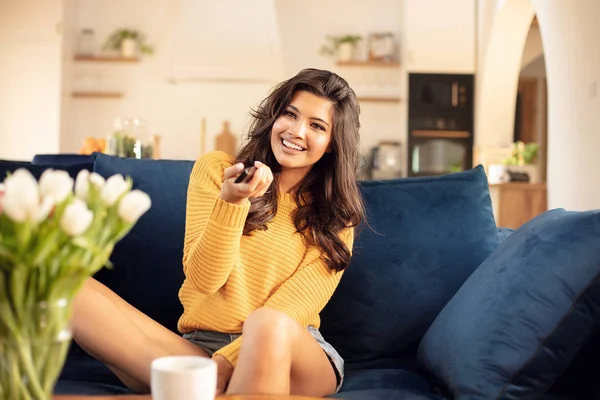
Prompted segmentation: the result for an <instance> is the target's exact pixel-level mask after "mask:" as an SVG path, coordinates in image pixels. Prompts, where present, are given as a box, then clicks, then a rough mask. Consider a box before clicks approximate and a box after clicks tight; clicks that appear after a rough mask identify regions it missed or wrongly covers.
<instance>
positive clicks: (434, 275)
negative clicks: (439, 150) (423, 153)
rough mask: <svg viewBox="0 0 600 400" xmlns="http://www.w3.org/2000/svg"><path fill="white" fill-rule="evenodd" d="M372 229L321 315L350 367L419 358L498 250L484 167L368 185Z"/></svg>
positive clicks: (358, 243)
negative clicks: (461, 292) (425, 340)
mask: <svg viewBox="0 0 600 400" xmlns="http://www.w3.org/2000/svg"><path fill="white" fill-rule="evenodd" d="M361 190H362V193H363V196H364V198H365V202H366V208H367V216H368V222H369V224H370V228H365V229H363V230H362V231H361V232H360V233H359V234H358V237H357V238H356V241H355V243H354V253H353V257H352V262H351V264H350V266H349V267H348V269H347V271H346V272H345V274H344V276H343V278H342V280H341V282H340V285H339V287H338V288H337V290H336V292H335V293H334V295H333V297H332V299H331V300H330V302H329V303H328V304H327V306H326V307H325V309H324V310H323V312H322V313H321V317H322V324H321V331H322V333H323V335H324V336H325V338H326V339H327V340H328V341H329V342H330V343H331V344H332V345H333V346H334V347H335V348H336V349H337V350H338V351H339V352H340V354H341V355H342V357H344V359H345V360H346V363H347V365H348V367H350V368H352V367H353V366H357V367H360V366H361V365H368V364H369V363H371V362H372V361H373V360H378V359H385V358H388V359H389V358H403V357H413V356H414V355H415V354H416V351H417V347H418V344H419V342H420V341H421V339H422V337H423V335H424V334H425V331H426V330H427V328H428V327H429V325H430V324H431V323H432V322H433V320H434V319H435V317H436V316H437V314H438V313H439V312H440V311H441V310H442V308H443V307H444V306H445V305H446V303H447V302H448V301H449V300H450V299H451V298H452V296H453V295H454V294H455V293H456V291H457V290H458V289H459V288H460V286H461V285H462V284H463V283H464V281H465V280H466V279H467V278H468V277H469V276H470V275H471V273H472V272H473V271H474V270H475V269H476V268H477V267H478V266H479V264H480V263H481V262H482V261H483V260H485V259H486V258H487V256H488V255H489V254H490V253H491V252H492V251H493V250H494V249H495V248H496V247H497V246H498V243H499V237H498V236H499V235H498V230H497V228H496V224H495V221H494V216H493V212H492V205H491V199H490V196H489V188H488V184H487V177H486V175H485V172H484V170H483V168H482V167H481V166H479V167H477V168H475V169H472V170H469V171H465V172H459V173H453V174H448V175H443V176H436V177H425V178H407V179H397V180H388V181H366V182H361Z"/></svg>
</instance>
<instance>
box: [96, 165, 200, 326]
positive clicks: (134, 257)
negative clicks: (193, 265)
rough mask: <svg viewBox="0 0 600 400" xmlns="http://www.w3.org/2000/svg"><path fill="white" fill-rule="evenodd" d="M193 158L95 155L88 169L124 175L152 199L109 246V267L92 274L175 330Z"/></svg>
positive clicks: (141, 309)
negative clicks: (110, 266)
mask: <svg viewBox="0 0 600 400" xmlns="http://www.w3.org/2000/svg"><path fill="white" fill-rule="evenodd" d="M193 165H194V162H193V161H174V160H136V159H132V158H119V157H112V156H108V155H105V154H98V155H97V156H96V161H95V162H94V171H95V172H97V173H99V174H100V175H102V176H103V177H105V178H107V177H109V176H112V175H115V174H122V175H123V176H130V177H131V178H132V179H133V187H134V188H135V189H140V190H142V191H144V192H146V193H147V194H148V195H149V196H150V199H151V200H152V207H151V208H150V210H149V211H148V212H147V213H146V214H144V215H143V216H142V218H140V220H139V221H138V223H137V224H136V225H135V226H134V227H133V229H132V230H131V232H130V233H129V234H128V235H127V236H126V237H125V238H123V240H121V241H120V242H119V243H118V244H117V245H116V246H115V249H114V252H113V254H112V257H111V261H112V263H113V265H114V267H113V268H112V269H106V268H105V269H103V270H101V271H99V272H98V273H97V274H96V278H97V279H98V280H99V281H101V282H103V283H104V284H105V285H107V286H108V287H110V288H111V289H112V290H114V291H115V292H116V293H117V294H118V295H120V296H121V297H123V298H124V299H125V300H126V301H128V302H129V303H131V304H132V305H133V306H134V307H136V308H137V309H139V310H140V311H142V312H143V313H144V314H146V315H148V316H149V317H151V318H152V319H154V320H155V321H157V322H159V323H160V324H162V325H164V326H166V327H167V328H169V329H171V330H173V331H176V329H177V320H178V319H179V317H180V316H181V313H182V312H183V307H182V306H181V303H180V302H179V298H178V293H179V289H180V287H181V284H182V283H183V279H184V275H183V266H182V259H183V239H184V234H185V209H186V198H187V187H188V182H189V176H190V172H191V171H192V167H193Z"/></svg>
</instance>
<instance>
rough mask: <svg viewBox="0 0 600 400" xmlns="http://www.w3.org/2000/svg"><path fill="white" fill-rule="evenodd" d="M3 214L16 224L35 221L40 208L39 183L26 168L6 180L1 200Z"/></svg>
mask: <svg viewBox="0 0 600 400" xmlns="http://www.w3.org/2000/svg"><path fill="white" fill-rule="evenodd" d="M0 204H2V207H0V208H2V212H3V213H5V214H6V215H7V216H8V217H9V218H10V219H11V220H13V221H14V222H25V221H34V220H36V218H37V216H38V209H39V208H40V193H39V188H38V183H37V181H36V180H35V178H34V177H33V175H31V173H30V172H29V171H27V170H26V169H24V168H20V169H18V170H16V171H15V172H14V173H13V174H12V175H10V176H8V177H7V178H6V179H5V180H4V195H3V196H2V198H1V199H0Z"/></svg>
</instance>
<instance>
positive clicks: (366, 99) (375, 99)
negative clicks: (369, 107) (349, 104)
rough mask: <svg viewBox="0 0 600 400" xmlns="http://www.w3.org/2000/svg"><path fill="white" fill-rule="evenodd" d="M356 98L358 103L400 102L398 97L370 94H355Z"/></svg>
mask: <svg viewBox="0 0 600 400" xmlns="http://www.w3.org/2000/svg"><path fill="white" fill-rule="evenodd" d="M356 99H357V100H358V101H359V102H360V103H400V101H402V99H400V97H372V96H357V97H356Z"/></svg>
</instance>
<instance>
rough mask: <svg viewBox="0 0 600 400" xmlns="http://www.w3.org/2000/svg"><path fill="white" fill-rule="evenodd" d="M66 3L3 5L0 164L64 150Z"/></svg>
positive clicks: (2, 1) (6, 1) (29, 0)
mask: <svg viewBox="0 0 600 400" xmlns="http://www.w3.org/2000/svg"><path fill="white" fill-rule="evenodd" d="M61 19H62V0H45V1H39V0H38V1H35V0H19V1H12V0H0V158H4V159H22V160H29V159H31V157H32V156H33V155H34V154H36V153H41V152H57V151H58V149H59V139H60V133H59V125H60V122H59V121H60V93H61V62H60V61H61V51H62V49H61V46H62V45H61V36H60V29H61V26H60V21H61Z"/></svg>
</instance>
